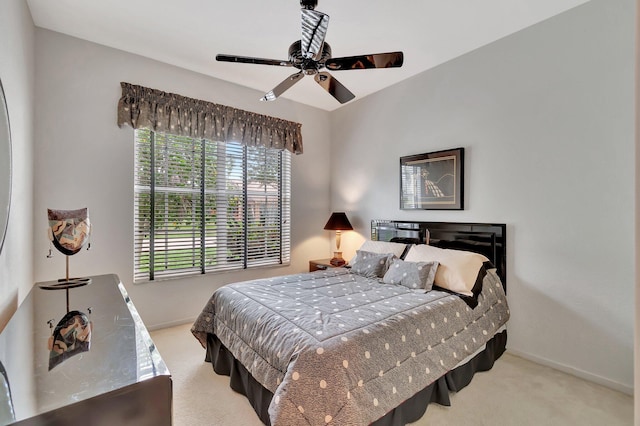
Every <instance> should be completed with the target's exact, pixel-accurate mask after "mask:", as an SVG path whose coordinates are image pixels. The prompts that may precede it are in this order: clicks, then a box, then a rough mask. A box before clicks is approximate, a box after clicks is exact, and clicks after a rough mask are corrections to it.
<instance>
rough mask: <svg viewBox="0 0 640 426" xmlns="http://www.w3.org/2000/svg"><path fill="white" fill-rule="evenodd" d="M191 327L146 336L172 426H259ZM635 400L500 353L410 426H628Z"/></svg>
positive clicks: (166, 330) (164, 330)
mask: <svg viewBox="0 0 640 426" xmlns="http://www.w3.org/2000/svg"><path fill="white" fill-rule="evenodd" d="M190 327H191V326H190V324H185V325H181V326H177V327H171V328H166V329H163V330H157V331H154V332H152V333H151V336H152V338H153V340H154V342H155V343H156V346H157V347H158V349H159V350H160V354H161V355H162V357H163V358H164V360H165V362H166V363H167V365H168V366H169V370H170V371H171V374H172V378H173V420H174V425H176V426H205V425H221V426H227V425H228V426H259V425H261V424H262V423H261V422H260V420H258V418H257V416H256V415H255V413H254V411H253V409H252V408H251V406H250V405H249V403H248V402H247V400H246V399H245V397H244V396H243V395H240V394H237V393H235V392H234V391H233V390H231V388H229V378H228V377H225V376H218V375H217V374H215V373H214V372H213V369H212V368H211V364H209V363H206V362H204V349H202V347H201V346H200V343H199V342H198V341H197V340H196V339H195V338H194V337H192V335H191V332H190V331H189V329H190ZM632 424H633V398H632V397H631V396H629V395H625V394H622V393H620V392H616V391H613V390H611V389H608V388H606V387H603V386H600V385H597V384H594V383H591V382H587V381H585V380H581V379H578V378H576V377H573V376H571V375H568V374H565V373H561V372H559V371H556V370H553V369H551V368H548V367H544V366H541V365H538V364H535V363H532V362H529V361H527V360H524V359H522V358H519V357H516V356H513V355H510V354H509V352H508V351H507V353H505V354H504V355H503V356H502V358H500V359H499V360H498V361H497V362H496V364H495V365H494V367H493V369H492V370H491V371H489V372H484V373H478V374H476V375H475V376H474V378H473V381H472V382H471V384H470V385H469V386H467V387H466V388H465V389H463V390H462V391H460V392H459V393H457V394H454V395H452V397H451V407H442V406H439V405H437V404H431V405H430V406H429V408H428V409H427V412H426V414H425V415H424V417H422V418H421V419H420V420H418V421H417V422H416V423H413V425H418V426H425V425H473V426H476V425H491V426H501V425H505V426H507V425H518V426H520V425H571V426H573V425H581V426H585V425H598V426H600V425H607V426H613V425H632Z"/></svg>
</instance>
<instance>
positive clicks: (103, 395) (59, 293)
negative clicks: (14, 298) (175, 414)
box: [0, 274, 172, 426]
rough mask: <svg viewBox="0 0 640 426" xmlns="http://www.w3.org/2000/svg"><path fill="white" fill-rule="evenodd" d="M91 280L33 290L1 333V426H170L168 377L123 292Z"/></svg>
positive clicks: (108, 278)
mask: <svg viewBox="0 0 640 426" xmlns="http://www.w3.org/2000/svg"><path fill="white" fill-rule="evenodd" d="M90 278H91V283H90V284H88V285H83V286H80V287H75V288H70V289H68V290H66V289H45V288H52V287H55V284H56V282H45V283H37V284H36V285H35V286H34V287H33V289H32V290H31V292H30V293H29V295H28V296H27V298H26V299H25V300H24V301H23V303H22V304H21V305H20V307H19V308H18V310H17V311H16V313H15V314H14V315H13V317H12V318H11V320H10V321H9V323H8V324H7V326H6V327H5V329H4V330H3V331H2V333H1V334H0V373H1V374H0V393H2V395H0V425H3V424H17V425H21V426H26V425H51V426H57V425H60V426H62V425H65V426H68V425H92V426H93V425H96V426H102V425H105V426H106V425H118V426H123V425H127V426H128V425H136V426H146V425H149V426H151V425H154V426H155V425H170V424H171V403H172V383H171V376H170V374H169V370H168V369H167V366H166V365H165V363H164V361H163V360H162V357H161V356H160V353H159V352H158V350H157V348H156V347H155V345H154V343H153V341H152V340H151V337H150V335H149V332H148V331H147V329H146V327H145V325H144V323H143V322H142V320H141V318H140V316H139V315H138V312H137V310H136V308H135V306H134V305H133V302H132V301H131V299H130V298H129V296H128V295H127V292H126V289H125V288H124V285H123V284H122V283H121V282H120V279H119V278H118V277H117V276H116V275H112V274H111V275H100V276H93V277H90ZM61 321H62V322H63V323H62V324H61ZM89 332H90V333H89ZM53 336H56V338H55V339H54V338H53ZM61 336H62V337H61ZM50 348H53V349H54V350H53V351H52V350H51V349H50Z"/></svg>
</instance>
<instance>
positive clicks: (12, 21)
mask: <svg viewBox="0 0 640 426" xmlns="http://www.w3.org/2000/svg"><path fill="white" fill-rule="evenodd" d="M34 32H35V28H34V26H33V21H32V20H31V14H30V13H29V9H28V7H27V3H26V2H25V1H24V0H3V1H1V2H0V79H1V80H2V85H3V86H4V91H5V96H6V99H7V106H8V109H9V121H10V126H11V139H12V163H13V164H12V166H13V168H12V173H13V182H12V194H11V211H10V216H9V226H8V228H7V234H6V240H5V243H4V248H3V249H2V253H0V330H1V329H2V328H4V326H5V324H6V323H7V322H8V321H9V318H10V317H11V315H12V314H13V312H15V310H16V309H17V307H18V304H19V302H21V301H22V300H23V299H24V297H25V296H26V295H27V293H28V292H29V290H30V289H31V286H32V285H33V273H32V255H31V254H32V251H33V234H32V230H31V224H32V220H33V137H34V135H33V127H34V124H33V114H34V113H33V108H34V99H33V96H34V95H33V94H34V61H35V56H34Z"/></svg>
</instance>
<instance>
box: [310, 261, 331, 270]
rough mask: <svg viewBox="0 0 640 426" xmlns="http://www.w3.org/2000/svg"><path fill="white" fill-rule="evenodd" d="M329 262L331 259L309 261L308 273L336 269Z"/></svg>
mask: <svg viewBox="0 0 640 426" xmlns="http://www.w3.org/2000/svg"><path fill="white" fill-rule="evenodd" d="M330 262H331V259H319V260H310V261H309V272H313V271H323V270H325V269H329V268H336V266H333V265H332V264H331V263H330Z"/></svg>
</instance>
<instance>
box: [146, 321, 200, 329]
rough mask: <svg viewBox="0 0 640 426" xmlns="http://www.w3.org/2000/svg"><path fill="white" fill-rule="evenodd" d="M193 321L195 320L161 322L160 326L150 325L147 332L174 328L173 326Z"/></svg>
mask: <svg viewBox="0 0 640 426" xmlns="http://www.w3.org/2000/svg"><path fill="white" fill-rule="evenodd" d="M195 320H196V319H195V318H184V319H181V320H176V321H170V322H162V323H160V324H152V325H148V326H147V330H149V331H156V330H161V329H163V328H169V327H175V326H178V325H183V324H187V323H194V322H195ZM145 325H146V324H145Z"/></svg>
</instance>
